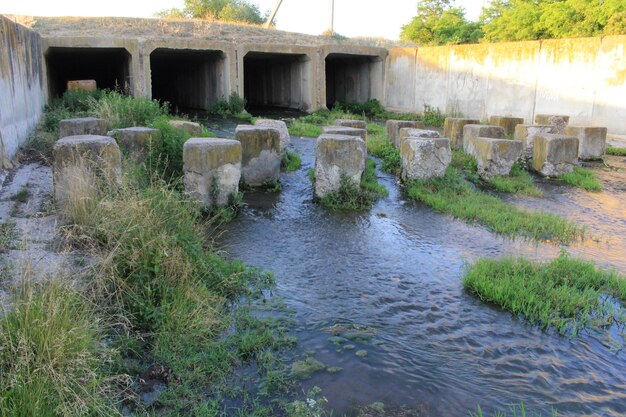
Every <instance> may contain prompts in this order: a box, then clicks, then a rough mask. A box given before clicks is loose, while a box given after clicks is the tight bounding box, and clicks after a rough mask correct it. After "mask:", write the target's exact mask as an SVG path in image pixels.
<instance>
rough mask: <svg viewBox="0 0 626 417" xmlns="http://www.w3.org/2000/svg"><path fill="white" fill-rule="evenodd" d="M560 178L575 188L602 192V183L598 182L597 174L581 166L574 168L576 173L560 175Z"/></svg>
mask: <svg viewBox="0 0 626 417" xmlns="http://www.w3.org/2000/svg"><path fill="white" fill-rule="evenodd" d="M558 178H559V179H560V180H562V181H564V182H565V183H567V184H569V185H572V186H574V187H578V188H582V189H584V190H587V191H601V190H602V183H601V182H600V181H599V180H598V177H597V176H596V174H595V172H593V171H591V170H589V169H585V168H582V167H579V166H575V167H574V171H572V172H569V173H567V174H562V175H559V176H558Z"/></svg>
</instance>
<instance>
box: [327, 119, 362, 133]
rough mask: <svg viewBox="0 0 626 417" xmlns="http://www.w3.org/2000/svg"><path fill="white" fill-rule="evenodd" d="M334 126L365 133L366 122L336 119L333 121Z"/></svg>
mask: <svg viewBox="0 0 626 417" xmlns="http://www.w3.org/2000/svg"><path fill="white" fill-rule="evenodd" d="M335 126H343V127H353V128H355V129H364V130H365V131H367V122H366V121H365V120H352V119H337V120H335Z"/></svg>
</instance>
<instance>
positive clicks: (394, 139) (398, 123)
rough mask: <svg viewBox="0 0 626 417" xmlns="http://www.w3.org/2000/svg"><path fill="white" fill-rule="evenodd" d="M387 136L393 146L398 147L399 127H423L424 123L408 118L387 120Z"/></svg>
mask: <svg viewBox="0 0 626 417" xmlns="http://www.w3.org/2000/svg"><path fill="white" fill-rule="evenodd" d="M386 127H387V138H388V139H389V143H391V144H392V145H393V147H394V148H399V147H400V129H402V128H404V127H409V128H414V129H423V128H424V123H423V122H419V121H409V120H387V124H386Z"/></svg>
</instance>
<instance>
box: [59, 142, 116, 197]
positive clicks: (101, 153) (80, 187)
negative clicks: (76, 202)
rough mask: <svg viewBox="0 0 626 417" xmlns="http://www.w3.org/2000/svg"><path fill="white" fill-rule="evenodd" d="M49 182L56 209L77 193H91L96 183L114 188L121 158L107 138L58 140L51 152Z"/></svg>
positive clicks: (113, 144)
mask: <svg viewBox="0 0 626 417" xmlns="http://www.w3.org/2000/svg"><path fill="white" fill-rule="evenodd" d="M52 154H53V165H52V182H53V184H54V197H55V200H56V202H57V204H59V205H63V204H65V203H66V202H67V201H68V199H69V198H76V197H78V196H77V193H80V192H82V191H85V190H89V189H93V188H95V187H96V186H97V181H103V182H104V183H105V184H117V183H120V182H121V177H122V154H121V153H120V148H119V146H117V142H115V139H113V138H112V137H109V136H98V135H78V136H66V137H64V138H61V139H59V140H58V141H57V142H56V143H55V144H54V147H53V148H52Z"/></svg>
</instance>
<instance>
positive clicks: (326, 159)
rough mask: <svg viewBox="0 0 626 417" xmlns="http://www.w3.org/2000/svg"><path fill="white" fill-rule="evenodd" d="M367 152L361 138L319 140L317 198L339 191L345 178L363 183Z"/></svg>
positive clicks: (323, 138)
mask: <svg viewBox="0 0 626 417" xmlns="http://www.w3.org/2000/svg"><path fill="white" fill-rule="evenodd" d="M366 156H367V149H366V147H365V142H363V141H362V140H361V139H360V138H359V137H356V136H347V135H330V134H324V135H321V136H320V137H319V138H317V143H316V149H315V195H316V196H317V197H320V198H321V197H323V196H324V195H325V194H327V193H330V192H333V191H337V190H339V187H340V186H341V177H342V176H343V175H345V176H347V177H348V178H350V179H351V180H352V181H354V182H355V183H356V184H359V183H360V182H361V176H362V175H363V171H364V170H365V157H366Z"/></svg>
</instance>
